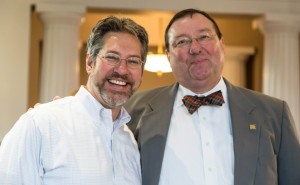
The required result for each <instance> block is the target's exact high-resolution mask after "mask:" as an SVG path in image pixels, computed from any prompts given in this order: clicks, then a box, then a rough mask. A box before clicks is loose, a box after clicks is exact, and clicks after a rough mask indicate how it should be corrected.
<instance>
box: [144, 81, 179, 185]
mask: <svg viewBox="0 0 300 185" xmlns="http://www.w3.org/2000/svg"><path fill="white" fill-rule="evenodd" d="M177 89H178V84H177V83H176V84H173V85H171V86H168V87H167V88H165V89H162V90H161V91H158V92H155V93H156V94H154V95H153V98H152V99H150V100H149V101H148V104H147V105H146V107H145V110H146V111H145V113H144V114H143V116H142V117H141V119H140V123H142V124H140V125H141V127H140V134H139V135H140V138H139V139H140V143H141V160H142V175H143V176H142V178H143V185H157V184H158V183H159V177H160V172H161V166H162V161H163V155H164V150H165V145H166V140H167V134H168V130H169V125H170V120H171V115H172V111H173V104H174V99H175V96H176V93H177Z"/></svg>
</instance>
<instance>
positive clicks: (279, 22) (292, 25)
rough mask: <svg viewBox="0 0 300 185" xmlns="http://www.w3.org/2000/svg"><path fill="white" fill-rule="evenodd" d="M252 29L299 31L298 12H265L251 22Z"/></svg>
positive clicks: (299, 14)
mask: <svg viewBox="0 0 300 185" xmlns="http://www.w3.org/2000/svg"><path fill="white" fill-rule="evenodd" d="M252 27H253V28H254V29H257V28H258V29H260V30H261V31H262V32H263V33H265V32H268V33H270V32H296V33H298V32H300V13H297V14H296V13H266V14H265V15H263V16H262V17H260V18H257V19H255V20H254V21H253V22H252Z"/></svg>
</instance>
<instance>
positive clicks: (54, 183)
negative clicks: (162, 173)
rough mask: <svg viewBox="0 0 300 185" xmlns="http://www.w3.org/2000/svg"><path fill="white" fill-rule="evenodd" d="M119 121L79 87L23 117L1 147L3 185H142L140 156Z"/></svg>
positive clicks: (126, 118) (123, 119)
mask: <svg viewBox="0 0 300 185" xmlns="http://www.w3.org/2000/svg"><path fill="white" fill-rule="evenodd" d="M129 120H130V116H129V115H128V113H127V112H126V111H125V109H124V108H122V110H121V112H120V115H119V117H118V119H117V120H115V121H113V120H112V112H111V110H110V109H105V108H104V107H103V106H102V105H101V104H100V103H98V101H96V100H95V99H94V98H93V96H92V95H91V94H90V93H89V92H88V91H87V90H86V89H85V88H84V87H81V88H80V90H79V91H78V93H77V94H76V95H75V96H72V97H66V98H62V99H60V100H56V101H53V102H50V103H47V104H42V105H40V106H38V107H37V108H34V109H32V110H30V111H28V112H27V113H25V114H24V115H23V116H21V118H20V119H19V120H18V121H17V123H16V124H15V125H14V127H13V128H12V129H11V131H10V132H9V133H8V134H7V135H6V136H5V138H4V140H3V141H2V144H1V147H0V184H1V185H141V171H140V170H141V169H140V155H139V151H138V147H137V143H136V141H135V139H134V137H133V134H132V133H131V131H130V130H129V129H128V127H127V126H126V123H127V122H128V121H129Z"/></svg>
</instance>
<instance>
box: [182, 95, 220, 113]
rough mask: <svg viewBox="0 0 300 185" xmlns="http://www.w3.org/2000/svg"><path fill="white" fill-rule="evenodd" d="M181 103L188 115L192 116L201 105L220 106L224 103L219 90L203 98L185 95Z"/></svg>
mask: <svg viewBox="0 0 300 185" xmlns="http://www.w3.org/2000/svg"><path fill="white" fill-rule="evenodd" d="M182 101H183V104H184V105H185V106H186V108H187V110H188V111H189V113H190V114H193V113H194V112H195V111H196V110H197V109H198V108H199V107H200V106H201V105H218V106H222V104H223V103H224V99H223V96H222V92H221V91H220V90H219V91H216V92H214V93H212V94H210V95H208V96H204V97H198V96H189V95H187V96H184V97H183V99H182Z"/></svg>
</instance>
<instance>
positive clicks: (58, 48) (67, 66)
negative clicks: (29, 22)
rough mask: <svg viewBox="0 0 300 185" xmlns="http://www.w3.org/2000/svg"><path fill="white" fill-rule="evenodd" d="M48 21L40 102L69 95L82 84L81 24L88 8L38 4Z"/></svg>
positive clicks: (45, 31)
mask: <svg viewBox="0 0 300 185" xmlns="http://www.w3.org/2000/svg"><path fill="white" fill-rule="evenodd" d="M37 11H38V12H39V14H40V17H41V19H42V21H43V23H44V41H43V51H42V64H41V66H42V72H41V84H40V101H41V102H48V101H50V100H52V98H53V97H54V96H55V95H60V96H67V95H70V94H71V92H73V91H74V90H76V89H77V88H78V87H79V44H80V43H79V26H80V22H81V19H82V17H83V14H84V12H85V7H83V6H80V5H74V4H38V5H37Z"/></svg>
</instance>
